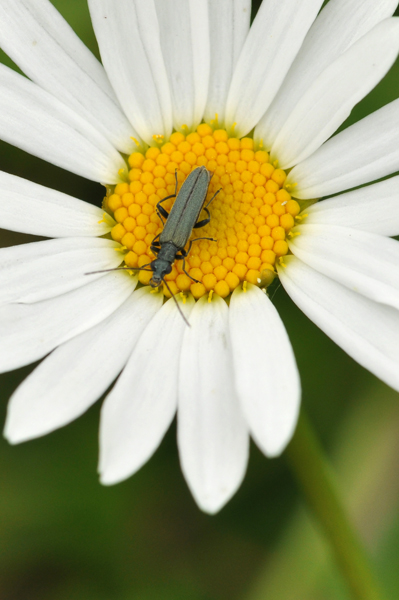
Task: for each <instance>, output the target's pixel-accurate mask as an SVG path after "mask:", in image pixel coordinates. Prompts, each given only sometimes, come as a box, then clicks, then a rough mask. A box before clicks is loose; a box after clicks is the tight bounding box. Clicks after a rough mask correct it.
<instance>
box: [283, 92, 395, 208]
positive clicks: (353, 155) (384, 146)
mask: <svg viewBox="0 0 399 600" xmlns="http://www.w3.org/2000/svg"><path fill="white" fill-rule="evenodd" d="M398 170H399V99H398V100H394V101H393V102H390V103H389V104H387V105H386V106H384V107H383V108H380V109H379V110H377V111H376V112H374V113H372V114H371V115H369V116H368V117H365V118H364V119H362V120H361V121H359V122H358V123H355V124H354V125H352V126H351V127H348V128H347V129H345V130H344V131H341V133H338V134H337V135H335V136H334V137H332V138H331V139H330V140H328V141H327V142H326V143H325V144H323V146H322V147H321V148H319V149H318V150H317V151H316V152H315V153H314V154H312V156H310V157H309V158H307V159H306V160H304V161H303V162H302V163H300V164H299V165H297V166H296V167H294V168H293V169H292V171H291V172H290V174H289V175H288V177H287V184H296V185H295V187H294V188H293V189H292V192H291V193H292V195H293V196H295V197H296V198H301V199H308V198H320V197H321V196H327V195H329V194H335V193H336V192H341V191H343V190H347V189H349V188H352V187H356V186H358V185H361V184H364V183H367V182H369V181H373V180H375V179H379V178H381V177H385V176H386V175H389V174H390V173H394V172H395V171H398Z"/></svg>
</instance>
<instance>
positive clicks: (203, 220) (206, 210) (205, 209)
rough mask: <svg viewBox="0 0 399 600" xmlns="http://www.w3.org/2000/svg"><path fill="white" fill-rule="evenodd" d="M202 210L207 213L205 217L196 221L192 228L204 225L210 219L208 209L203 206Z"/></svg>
mask: <svg viewBox="0 0 399 600" xmlns="http://www.w3.org/2000/svg"><path fill="white" fill-rule="evenodd" d="M204 211H205V212H206V214H207V215H208V216H207V218H206V219H202V221H197V222H196V224H195V225H194V227H193V229H198V228H199V227H205V225H208V223H209V222H210V220H211V213H210V212H209V210H208V209H207V208H206V207H205V208H204Z"/></svg>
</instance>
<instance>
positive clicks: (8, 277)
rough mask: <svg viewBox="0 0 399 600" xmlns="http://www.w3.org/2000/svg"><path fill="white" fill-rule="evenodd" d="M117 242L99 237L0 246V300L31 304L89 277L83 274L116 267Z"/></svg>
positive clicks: (76, 285)
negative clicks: (6, 246)
mask: <svg viewBox="0 0 399 600" xmlns="http://www.w3.org/2000/svg"><path fill="white" fill-rule="evenodd" d="M119 248H120V244H118V243H117V242H114V241H112V240H105V239H102V238H84V237H81V238H61V239H58V240H45V241H44V242H32V243H30V244H21V245H19V246H11V247H9V248H1V249H0V303H9V302H24V303H28V304H30V303H32V302H38V301H40V300H46V299H47V298H53V297H54V296H59V295H61V294H64V293H66V292H69V291H70V290H74V289H76V288H78V287H81V286H82V285H87V283H89V282H91V281H92V280H93V279H98V278H99V277H102V274H100V273H98V274H95V275H91V276H90V278H88V275H86V273H89V272H91V271H99V270H103V269H113V268H115V267H118V266H119V265H120V263H121V262H122V260H123V256H122V255H121V253H120V252H117V251H116V250H117V249H119Z"/></svg>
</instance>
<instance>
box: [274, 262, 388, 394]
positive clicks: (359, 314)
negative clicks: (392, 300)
mask: <svg viewBox="0 0 399 600" xmlns="http://www.w3.org/2000/svg"><path fill="white" fill-rule="evenodd" d="M284 262H285V264H286V268H285V269H284V268H283V267H281V266H279V267H278V271H279V276H280V280H281V283H282V284H283V286H284V287H285V289H286V291H287V292H288V294H289V295H290V296H291V298H292V299H293V301H294V302H295V304H297V305H298V306H299V308H300V309H301V310H302V311H303V312H304V313H305V315H307V316H308V317H309V319H311V320H312V321H313V322H314V323H316V325H318V327H320V329H322V330H323V331H324V332H325V333H326V334H327V335H328V336H329V337H330V338H331V339H332V340H333V341H334V342H335V343H336V344H338V346H340V347H341V348H342V349H343V350H345V352H347V354H349V356H351V357H352V358H353V359H354V360H356V361H357V362H358V363H359V364H361V365H362V366H363V367H365V368H366V369H368V370H369V371H371V372H372V373H374V375H376V376H377V377H379V378H380V379H382V381H385V383H387V384H388V385H390V386H391V387H393V388H394V389H396V390H398V391H399V336H398V331H399V311H397V310H396V309H394V308H391V307H390V306H386V305H383V304H378V303H377V302H373V301H372V300H369V299H368V298H365V297H364V296H361V295H360V294H357V293H356V292H352V291H351V290H349V289H348V288H346V287H344V286H341V285H339V283H336V282H335V281H333V280H332V279H330V278H328V277H325V276H324V275H321V273H318V272H317V271H315V270H314V269H312V268H311V267H308V266H307V265H305V264H304V263H303V262H302V261H300V260H299V259H298V258H296V257H294V256H289V257H286V258H285V259H284Z"/></svg>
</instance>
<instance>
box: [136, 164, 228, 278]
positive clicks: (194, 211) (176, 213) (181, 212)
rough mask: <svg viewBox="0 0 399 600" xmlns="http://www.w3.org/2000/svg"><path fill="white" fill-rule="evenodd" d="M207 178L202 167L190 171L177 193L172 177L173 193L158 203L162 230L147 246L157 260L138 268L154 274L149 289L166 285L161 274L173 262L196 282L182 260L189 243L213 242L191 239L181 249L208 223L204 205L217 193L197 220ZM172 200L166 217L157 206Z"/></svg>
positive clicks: (161, 207) (208, 217)
mask: <svg viewBox="0 0 399 600" xmlns="http://www.w3.org/2000/svg"><path fill="white" fill-rule="evenodd" d="M211 176H212V175H211V173H210V171H208V169H206V168H205V167H198V168H197V169H194V171H192V172H191V173H190V174H189V175H188V177H187V179H186V180H185V181H184V183H183V185H182V187H181V189H180V192H179V193H178V194H177V176H176V190H175V193H174V194H172V195H171V196H167V197H166V198H164V199H163V200H160V202H158V204H157V213H158V216H159V218H160V219H161V221H162V223H163V224H164V228H163V230H162V231H161V233H160V234H159V235H157V236H156V237H155V238H154V240H153V242H152V244H151V250H152V252H153V253H154V254H155V255H156V256H157V258H156V259H155V260H153V261H152V262H151V263H148V265H144V266H143V267H142V268H143V269H145V267H146V266H149V267H150V268H151V270H152V271H153V273H154V274H153V276H152V278H151V281H150V285H151V286H152V287H158V286H159V285H160V284H161V282H162V281H163V282H164V283H165V284H166V282H165V280H164V278H165V275H168V274H169V273H170V272H171V271H172V265H173V263H174V262H175V260H183V271H184V273H185V274H186V275H187V276H188V277H190V279H192V280H193V281H195V282H196V283H198V280H197V279H194V277H191V275H189V274H188V273H187V271H186V269H185V259H186V257H187V256H188V254H189V252H190V250H191V246H192V244H193V242H196V241H197V240H212V241H213V238H209V237H199V238H195V239H194V240H191V242H190V245H189V247H188V248H187V250H185V249H184V247H185V245H186V244H187V242H188V239H189V237H190V235H191V233H192V230H193V229H198V228H200V227H205V225H207V224H208V223H209V221H210V220H211V215H210V213H209V210H208V206H209V204H210V203H211V202H212V200H213V199H214V197H215V196H216V194H218V192H216V194H214V196H213V197H212V198H211V200H210V201H209V202H208V204H207V206H206V207H205V208H204V210H205V212H206V213H207V215H208V216H207V217H206V219H202V220H201V221H198V217H199V216H200V213H201V210H202V209H203V207H204V202H205V199H206V195H207V193H208V188H209V183H210V180H211ZM174 197H176V200H175V203H174V205H173V206H172V209H171V211H170V213H169V214H168V213H167V212H166V210H165V209H164V208H163V206H161V204H162V202H165V200H168V199H169V198H174ZM162 217H163V218H165V219H166V223H164V221H163V218H162ZM166 285H167V284H166Z"/></svg>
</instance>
